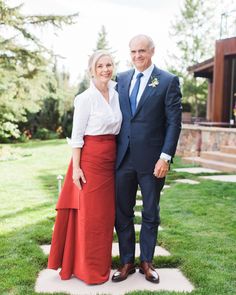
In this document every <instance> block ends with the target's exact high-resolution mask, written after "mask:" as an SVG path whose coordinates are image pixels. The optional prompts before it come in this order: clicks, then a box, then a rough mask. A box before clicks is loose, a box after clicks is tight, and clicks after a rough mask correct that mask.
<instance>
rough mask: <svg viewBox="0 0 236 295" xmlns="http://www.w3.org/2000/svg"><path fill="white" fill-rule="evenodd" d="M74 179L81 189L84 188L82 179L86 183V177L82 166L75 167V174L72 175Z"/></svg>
mask: <svg viewBox="0 0 236 295" xmlns="http://www.w3.org/2000/svg"><path fill="white" fill-rule="evenodd" d="M72 179H73V182H74V184H75V185H76V186H77V187H78V188H79V189H80V190H81V189H82V185H81V181H82V182H83V183H86V179H85V177H84V173H83V170H82V169H80V168H73V175H72Z"/></svg>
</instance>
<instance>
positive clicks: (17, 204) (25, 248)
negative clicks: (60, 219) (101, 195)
mask: <svg viewBox="0 0 236 295" xmlns="http://www.w3.org/2000/svg"><path fill="white" fill-rule="evenodd" d="M4 149H9V150H10V151H13V155H14V154H17V157H16V158H14V157H13V156H11V155H10V156H9V157H8V160H5V161H1V158H0V200H1V202H0V294H1V295H5V294H6V295H7V294H22V295H23V294H24V295H25V294H36V293H35V292H34V284H35V280H36V277H37V274H38V272H39V271H40V270H42V269H44V268H45V267H46V264H47V257H46V256H45V255H44V254H43V253H42V251H41V250H40V248H39V247H38V245H40V244H45V243H50V239H51V233H52V226H53V220H54V217H55V210H54V207H55V202H56V200H57V180H56V177H57V175H58V174H62V175H64V174H65V172H66V168H67V166H68V163H69V160H70V155H71V151H70V148H69V146H68V145H67V144H66V141H65V140H51V141H43V142H37V141H35V142H29V143H27V144H18V145H4ZM8 154H9V153H8ZM0 156H1V146H0ZM174 166H175V167H182V166H183V164H182V163H181V160H180V159H176V161H175V165H174ZM176 178H191V179H194V180H195V179H196V178H198V176H196V175H190V174H187V173H176V172H173V171H171V172H170V174H169V176H168V178H167V181H166V182H167V183H168V184H170V185H171V188H169V189H167V190H166V191H165V193H164V195H163V196H162V197H161V217H162V226H163V227H164V231H161V232H160V234H159V244H160V245H161V246H164V247H165V248H166V249H167V250H169V251H170V252H171V254H172V255H171V256H170V257H157V258H155V260H154V263H155V265H156V266H157V267H179V268H180V269H181V270H182V271H183V273H184V274H185V275H186V276H187V277H188V278H189V279H190V280H191V282H192V283H193V284H194V286H195V288H196V289H195V291H193V292H192V293H191V294H193V295H200V294H201V295H215V294H219V295H222V294H229V295H233V294H236V213H235V212H236V184H235V183H221V182H215V181H210V180H202V179H200V178H199V179H198V180H199V181H200V182H201V184H200V185H187V184H180V183H175V182H174V180H175V179H176ZM117 264H118V259H117V258H113V266H116V265H117ZM132 294H133V295H134V294H146V295H147V294H160V295H164V294H165V295H167V294H168V295H171V294H172V295H173V294H184V293H174V292H156V293H150V292H136V293H135V292H133V293H132Z"/></svg>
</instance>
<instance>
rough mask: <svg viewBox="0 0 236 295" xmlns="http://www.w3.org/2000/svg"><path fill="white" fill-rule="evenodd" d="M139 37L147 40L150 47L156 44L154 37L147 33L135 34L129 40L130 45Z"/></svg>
mask: <svg viewBox="0 0 236 295" xmlns="http://www.w3.org/2000/svg"><path fill="white" fill-rule="evenodd" d="M137 39H145V40H146V41H147V42H148V47H149V48H150V49H152V48H155V44H154V42H153V40H152V38H151V37H149V36H147V35H144V34H139V35H136V36H134V37H133V38H132V39H131V40H130V41H129V47H130V45H131V43H132V42H133V41H135V40H137Z"/></svg>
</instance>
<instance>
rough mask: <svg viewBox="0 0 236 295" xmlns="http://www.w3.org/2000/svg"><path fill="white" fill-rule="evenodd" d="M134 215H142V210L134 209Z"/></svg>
mask: <svg viewBox="0 0 236 295" xmlns="http://www.w3.org/2000/svg"><path fill="white" fill-rule="evenodd" d="M134 215H135V216H139V217H142V212H141V211H136V212H134Z"/></svg>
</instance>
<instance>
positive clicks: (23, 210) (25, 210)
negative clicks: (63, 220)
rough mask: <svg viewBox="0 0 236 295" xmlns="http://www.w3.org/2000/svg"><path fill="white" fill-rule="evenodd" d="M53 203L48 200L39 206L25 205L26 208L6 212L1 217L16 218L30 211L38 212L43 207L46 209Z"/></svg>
mask: <svg viewBox="0 0 236 295" xmlns="http://www.w3.org/2000/svg"><path fill="white" fill-rule="evenodd" d="M51 205H52V203H51V202H47V203H42V204H39V205H37V206H35V205H33V206H34V207H25V208H24V209H22V210H19V211H15V212H12V213H9V214H5V215H2V216H1V217H0V219H5V218H16V217H18V216H21V215H22V216H23V215H25V213H30V212H34V211H35V212H36V211H38V210H41V209H44V208H47V207H49V206H51Z"/></svg>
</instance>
